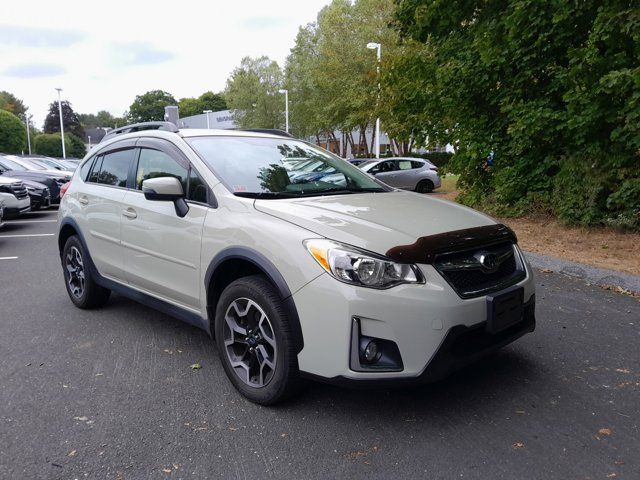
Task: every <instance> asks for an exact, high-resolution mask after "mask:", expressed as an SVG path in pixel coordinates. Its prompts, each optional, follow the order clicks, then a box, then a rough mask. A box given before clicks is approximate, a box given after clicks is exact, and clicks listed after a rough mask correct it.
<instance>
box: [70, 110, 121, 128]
mask: <svg viewBox="0 0 640 480" xmlns="http://www.w3.org/2000/svg"><path fill="white" fill-rule="evenodd" d="M78 119H79V120H80V124H81V125H82V126H83V127H84V128H104V127H108V128H117V127H122V126H123V125H126V124H127V120H126V119H125V118H124V117H115V116H113V115H112V114H111V113H109V112H107V111H106V110H100V111H99V112H98V113H96V114H93V113H80V114H78Z"/></svg>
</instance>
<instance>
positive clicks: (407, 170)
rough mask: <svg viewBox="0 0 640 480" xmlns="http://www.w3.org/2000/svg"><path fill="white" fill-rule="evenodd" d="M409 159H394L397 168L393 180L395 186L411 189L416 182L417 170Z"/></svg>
mask: <svg viewBox="0 0 640 480" xmlns="http://www.w3.org/2000/svg"><path fill="white" fill-rule="evenodd" d="M415 163H416V162H413V161H411V160H396V164H397V166H398V170H397V171H396V176H395V179H396V180H395V181H396V184H397V187H399V188H408V189H411V190H413V189H414V188H415V186H416V184H417V183H418V180H417V175H416V174H417V170H416V168H415V167H414V164H415Z"/></svg>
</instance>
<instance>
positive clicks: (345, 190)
mask: <svg viewBox="0 0 640 480" xmlns="http://www.w3.org/2000/svg"><path fill="white" fill-rule="evenodd" d="M376 192H386V190H385V189H384V188H380V187H370V188H349V187H344V188H329V189H327V190H317V191H315V192H313V194H314V195H325V194H337V195H340V194H343V193H376ZM310 193H311V192H310Z"/></svg>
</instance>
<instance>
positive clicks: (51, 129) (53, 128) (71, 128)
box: [43, 100, 84, 138]
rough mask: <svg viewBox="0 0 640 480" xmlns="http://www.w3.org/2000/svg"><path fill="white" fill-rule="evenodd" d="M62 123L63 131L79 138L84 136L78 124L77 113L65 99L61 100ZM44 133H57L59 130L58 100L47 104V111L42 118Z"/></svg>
mask: <svg viewBox="0 0 640 480" xmlns="http://www.w3.org/2000/svg"><path fill="white" fill-rule="evenodd" d="M61 103H62V124H63V125H64V131H65V133H72V134H74V135H76V136H78V137H80V138H82V137H83V136H84V129H83V128H82V125H81V124H80V120H79V119H78V115H76V112H74V111H73V108H72V107H71V104H70V103H69V102H67V101H66V100H63V101H62V102H61ZM43 130H44V133H58V132H60V114H59V109H58V102H57V101H55V102H52V103H51V104H50V105H49V113H48V114H47V117H46V118H45V119H44V128H43Z"/></svg>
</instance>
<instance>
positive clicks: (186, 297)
mask: <svg viewBox="0 0 640 480" xmlns="http://www.w3.org/2000/svg"><path fill="white" fill-rule="evenodd" d="M138 146H139V147H141V148H140V155H139V158H138V164H137V170H136V178H135V190H129V191H127V193H126V195H125V197H124V200H123V209H122V227H121V231H122V234H121V237H122V247H123V250H124V267H123V268H124V271H125V276H126V278H127V280H128V282H129V284H130V285H131V286H133V287H135V288H137V289H139V290H142V291H144V292H146V293H149V294H151V295H153V296H155V297H158V298H161V299H163V300H166V301H171V302H173V303H177V304H179V305H182V306H186V307H189V308H191V309H195V310H199V309H200V246H201V241H202V226H203V224H204V219H205V216H206V214H207V211H208V209H209V207H208V206H207V205H206V189H205V187H204V185H203V183H202V181H201V180H200V178H201V177H200V176H199V175H198V174H197V172H196V171H195V169H193V168H192V167H190V165H189V162H188V160H187V159H186V158H185V157H183V156H182V154H181V153H180V152H179V150H177V149H176V148H175V147H174V148H171V147H172V145H171V144H170V143H169V142H167V141H164V140H159V139H154V140H151V139H145V140H141V141H140V142H139V143H138ZM167 176H171V177H176V178H178V180H180V183H182V185H183V189H184V191H185V196H186V198H187V202H188V205H189V211H188V213H187V214H186V215H185V216H184V217H182V218H181V217H179V216H178V215H177V214H176V210H175V206H174V204H173V202H169V201H150V200H147V199H145V197H144V194H143V193H142V191H141V189H142V181H143V180H146V179H149V178H157V177H167ZM203 192H204V195H203ZM202 200H204V201H202Z"/></svg>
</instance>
